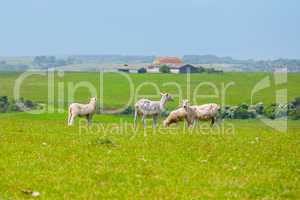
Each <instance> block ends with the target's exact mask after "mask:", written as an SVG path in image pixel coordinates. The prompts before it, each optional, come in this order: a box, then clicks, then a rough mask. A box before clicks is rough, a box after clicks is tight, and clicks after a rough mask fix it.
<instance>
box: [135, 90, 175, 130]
mask: <svg viewBox="0 0 300 200" xmlns="http://www.w3.org/2000/svg"><path fill="white" fill-rule="evenodd" d="M160 95H161V99H160V101H151V100H148V99H140V100H139V101H137V102H136V103H135V106H134V108H135V112H134V127H136V121H137V117H138V114H141V115H142V121H143V125H144V127H146V121H145V119H146V117H147V116H152V117H153V127H154V128H155V127H156V125H157V120H158V117H159V115H160V113H161V112H163V111H164V110H165V104H166V103H167V102H168V101H171V100H173V98H172V96H171V95H169V94H168V93H160Z"/></svg>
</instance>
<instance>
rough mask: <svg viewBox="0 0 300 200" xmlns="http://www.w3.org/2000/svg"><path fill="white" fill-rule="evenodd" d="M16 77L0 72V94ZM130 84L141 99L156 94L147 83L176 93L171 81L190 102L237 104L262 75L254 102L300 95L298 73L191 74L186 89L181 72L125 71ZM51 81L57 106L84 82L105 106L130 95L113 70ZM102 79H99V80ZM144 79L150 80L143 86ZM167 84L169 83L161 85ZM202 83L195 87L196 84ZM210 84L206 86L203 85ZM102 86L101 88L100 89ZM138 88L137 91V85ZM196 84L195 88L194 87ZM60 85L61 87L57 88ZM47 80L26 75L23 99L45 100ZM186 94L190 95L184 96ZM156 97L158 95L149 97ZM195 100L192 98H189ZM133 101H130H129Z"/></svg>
mask: <svg viewBox="0 0 300 200" xmlns="http://www.w3.org/2000/svg"><path fill="white" fill-rule="evenodd" d="M19 76H20V74H16V73H2V74H0V95H8V96H9V97H12V95H13V87H14V84H15V80H16V79H17V78H18V77H19ZM128 76H129V78H130V80H131V81H132V83H133V89H134V91H133V92H134V95H133V96H134V98H141V97H143V96H145V95H150V94H157V92H156V91H155V89H154V87H153V86H152V85H150V84H153V83H154V84H156V85H157V86H158V87H159V89H160V90H161V91H164V92H169V93H171V94H174V95H178V94H179V93H178V88H177V86H175V85H174V84H175V83H176V84H178V86H179V88H180V89H181V90H182V96H183V98H189V99H190V100H191V101H192V102H193V103H195V104H196V103H197V104H201V103H206V102H217V103H221V102H222V98H223V99H224V103H225V104H228V105H236V104H240V103H250V100H251V91H252V90H253V88H254V86H255V85H256V84H257V83H258V82H259V81H260V80H262V79H263V78H265V77H270V80H271V82H270V84H271V85H270V87H267V88H266V89H263V90H261V91H259V92H257V93H256V94H255V95H254V103H257V102H260V101H261V102H263V103H265V104H271V103H274V102H275V92H276V91H277V90H279V89H285V88H287V92H288V100H292V99H293V98H294V97H297V96H300V92H299V85H300V73H289V74H288V77H287V83H283V84H279V85H275V84H274V77H273V75H272V74H271V73H224V74H192V75H191V77H190V89H189V88H188V85H189V84H188V82H187V76H186V75H184V74H129V75H128ZM54 79H55V84H54V95H55V97H54V104H55V106H57V104H59V102H60V103H61V104H64V106H66V105H67V103H68V102H69V101H73V100H71V99H68V98H67V97H68V92H69V93H72V92H71V89H70V88H71V86H72V85H73V86H75V85H76V84H77V83H79V82H82V81H85V82H88V84H91V85H92V86H93V87H94V88H95V89H96V93H97V96H98V97H101V95H100V92H103V96H102V99H100V101H101V103H103V104H104V106H105V107H106V108H108V109H109V108H119V107H122V106H124V105H125V104H126V103H127V102H128V101H129V99H130V98H129V97H130V89H129V88H130V87H129V85H130V84H129V82H128V80H127V79H126V78H125V77H123V76H122V75H120V74H117V73H104V75H103V79H101V76H100V74H99V73H82V72H80V73H65V74H64V75H63V76H58V75H57V73H56V75H55V78H54ZM101 80H103V81H101ZM145 82H147V83H150V84H148V85H144V86H143V87H142V84H145ZM230 82H232V83H233V84H234V85H231V86H229V87H228V89H227V91H226V93H225V95H222V87H224V86H226V85H228V84H229V83H230ZM167 83H169V84H170V85H165V84H167ZM203 83H206V85H202V86H199V84H203ZM207 84H210V85H207ZM212 85H213V86H215V87H216V90H217V92H218V94H217V96H211V97H208V96H206V97H203V96H202V97H197V98H195V99H192V96H193V94H194V92H195V93H196V94H197V95H214V94H215V88H213V87H212ZM102 86H103V90H100V88H101V87H102ZM139 87H141V88H140V90H139V91H137V90H138V88H139ZM197 87H198V89H197ZM59 88H61V89H59ZM59 91H63V95H61V96H59ZM47 92H48V80H47V77H46V76H41V75H33V76H29V77H27V78H26V79H25V80H24V82H23V84H22V86H21V96H23V97H25V98H26V99H30V100H35V101H39V102H44V103H47ZM188 93H190V95H189V96H188ZM90 96H91V95H90V93H89V91H88V90H87V89H86V88H84V87H79V88H78V89H77V90H76V93H75V100H76V101H80V102H86V101H87V100H88V98H89V97H90ZM152 98H153V99H158V98H159V97H152ZM193 100H195V101H193ZM133 102H134V101H132V102H131V104H133ZM178 103H179V102H178V99H175V101H174V102H173V103H170V104H168V106H169V107H170V108H174V107H177V106H178Z"/></svg>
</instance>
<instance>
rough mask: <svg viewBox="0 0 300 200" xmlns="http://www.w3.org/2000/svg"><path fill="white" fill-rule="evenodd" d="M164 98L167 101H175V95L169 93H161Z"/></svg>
mask: <svg viewBox="0 0 300 200" xmlns="http://www.w3.org/2000/svg"><path fill="white" fill-rule="evenodd" d="M160 95H161V97H162V99H164V100H165V101H166V102H167V101H173V97H172V96H171V95H169V94H168V93H160Z"/></svg>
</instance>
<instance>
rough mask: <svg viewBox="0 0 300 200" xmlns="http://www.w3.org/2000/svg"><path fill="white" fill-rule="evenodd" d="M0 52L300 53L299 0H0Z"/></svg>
mask: <svg viewBox="0 0 300 200" xmlns="http://www.w3.org/2000/svg"><path fill="white" fill-rule="evenodd" d="M0 8H1V9H0V26H1V28H0V56H15V55H18V56H19V55H44V54H55V55H57V54H62V55H65V54H127V55H178V56H180V55H184V54H217V55H219V56H227V55H228V56H233V57H235V58H279V57H289V58H300V11H299V8H300V1H299V0H0Z"/></svg>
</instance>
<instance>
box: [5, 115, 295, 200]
mask: <svg viewBox="0 0 300 200" xmlns="http://www.w3.org/2000/svg"><path fill="white" fill-rule="evenodd" d="M8 116H9V117H8ZM65 118H66V116H65V115H58V114H48V115H47V114H44V115H29V114H1V115H0V121H1V123H0V157H1V159H0V172H1V174H2V175H1V176H0V197H1V198H3V199H25V198H27V197H29V195H26V194H24V193H23V192H22V190H24V189H31V190H34V191H38V192H40V194H41V196H40V197H39V199H299V197H300V190H299V188H300V185H299V184H300V182H299V169H300V162H299V151H300V148H299V147H300V146H299V140H300V138H299V137H300V132H299V130H300V127H299V123H298V122H297V121H290V122H289V130H288V132H287V133H285V134H283V133H279V132H276V131H273V130H271V129H269V128H267V127H266V126H264V125H263V124H262V123H260V122H259V121H257V120H251V121H246V120H245V121H238V120H235V121H226V122H225V125H224V126H225V127H228V126H229V124H232V125H233V126H234V127H235V132H234V134H220V133H219V132H218V128H217V127H215V128H213V129H212V130H208V132H197V131H194V132H186V130H184V129H183V128H182V127H181V126H180V127H177V128H170V129H165V130H163V131H162V132H153V131H152V129H150V128H149V129H148V130H146V132H144V131H143V130H138V132H136V134H134V131H133V130H132V129H131V128H130V127H129V128H128V131H127V132H126V133H125V132H124V133H122V132H114V131H112V130H113V129H111V128H109V127H113V126H115V124H114V123H119V121H120V120H121V121H122V122H126V121H128V122H129V123H131V122H132V119H131V117H130V118H128V117H120V116H96V118H95V123H94V125H93V126H92V127H91V128H90V131H88V130H87V127H86V126H84V127H83V131H82V132H80V131H79V130H80V129H79V126H78V121H77V125H75V126H74V127H71V128H70V127H67V126H66V120H65ZM99 127H100V128H99ZM101 127H102V128H101ZM184 131H185V132H184ZM206 131H207V130H206Z"/></svg>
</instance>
